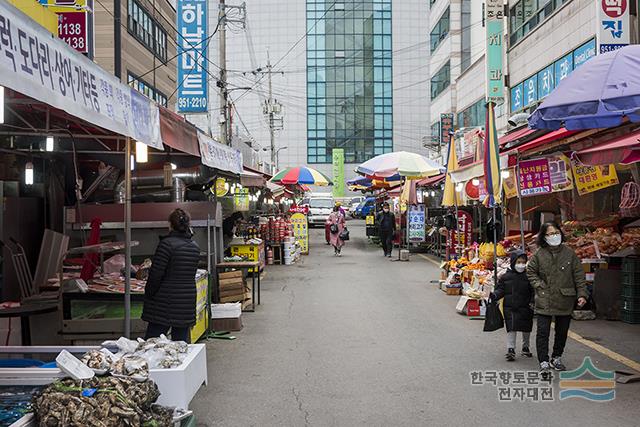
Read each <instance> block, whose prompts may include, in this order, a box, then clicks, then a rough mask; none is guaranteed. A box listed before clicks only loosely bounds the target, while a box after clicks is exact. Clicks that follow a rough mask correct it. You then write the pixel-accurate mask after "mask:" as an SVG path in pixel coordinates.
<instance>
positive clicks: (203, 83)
mask: <svg viewBox="0 0 640 427" xmlns="http://www.w3.org/2000/svg"><path fill="white" fill-rule="evenodd" d="M176 16H177V20H178V85H179V86H178V112H179V113H205V112H206V111H207V104H208V97H207V88H208V86H207V47H208V46H209V42H210V40H209V39H208V38H207V0H181V1H179V2H178V10H177V13H176Z"/></svg>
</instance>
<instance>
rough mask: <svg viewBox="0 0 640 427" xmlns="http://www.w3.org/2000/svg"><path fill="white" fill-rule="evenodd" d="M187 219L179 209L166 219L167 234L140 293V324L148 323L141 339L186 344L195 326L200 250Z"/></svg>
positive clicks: (187, 215)
mask: <svg viewBox="0 0 640 427" xmlns="http://www.w3.org/2000/svg"><path fill="white" fill-rule="evenodd" d="M189 223H190V218H189V214H187V213H186V212H185V211H184V210H182V209H176V210H175V211H173V212H172V213H171V215H170V216H169V228H170V232H169V235H168V236H165V237H162V238H161V240H160V243H159V244H158V247H157V249H156V253H155V255H154V256H153V264H152V265H151V269H150V270H149V277H148V279H147V285H146V287H145V291H144V306H143V310H142V320H144V321H145V322H148V324H149V325H148V326H147V333H146V334H145V339H149V338H154V337H159V336H160V335H161V334H165V335H166V334H168V332H169V330H171V339H172V340H174V341H185V342H187V343H188V342H189V330H190V328H191V326H192V325H194V324H195V323H196V270H197V268H198V261H199V257H200V248H198V245H197V244H196V243H195V242H194V241H193V240H192V239H191V237H192V233H191V227H190V225H189Z"/></svg>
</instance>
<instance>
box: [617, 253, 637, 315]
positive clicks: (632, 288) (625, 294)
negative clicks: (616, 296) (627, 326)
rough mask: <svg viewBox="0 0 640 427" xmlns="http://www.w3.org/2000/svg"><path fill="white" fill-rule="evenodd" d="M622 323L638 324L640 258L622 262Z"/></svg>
mask: <svg viewBox="0 0 640 427" xmlns="http://www.w3.org/2000/svg"><path fill="white" fill-rule="evenodd" d="M621 315H622V321H623V322H626V323H640V258H631V257H628V258H625V259H624V260H623V261H622V310H621Z"/></svg>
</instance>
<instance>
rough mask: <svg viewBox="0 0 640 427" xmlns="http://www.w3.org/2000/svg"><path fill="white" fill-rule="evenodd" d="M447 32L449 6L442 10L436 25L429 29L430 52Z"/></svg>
mask: <svg viewBox="0 0 640 427" xmlns="http://www.w3.org/2000/svg"><path fill="white" fill-rule="evenodd" d="M448 34H449V8H447V10H445V11H444V13H443V14H442V16H441V17H440V19H439V20H438V22H437V23H436V25H435V26H434V27H433V30H431V37H430V40H431V53H433V52H434V51H435V50H436V49H437V48H438V46H440V43H442V41H443V40H444V39H445V38H447V35H448Z"/></svg>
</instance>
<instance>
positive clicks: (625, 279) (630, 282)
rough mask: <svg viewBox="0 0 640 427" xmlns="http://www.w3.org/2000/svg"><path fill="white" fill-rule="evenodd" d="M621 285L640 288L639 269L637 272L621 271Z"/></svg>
mask: <svg viewBox="0 0 640 427" xmlns="http://www.w3.org/2000/svg"><path fill="white" fill-rule="evenodd" d="M622 286H628V287H631V288H640V271H639V272H637V273H630V272H627V271H624V272H622Z"/></svg>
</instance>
